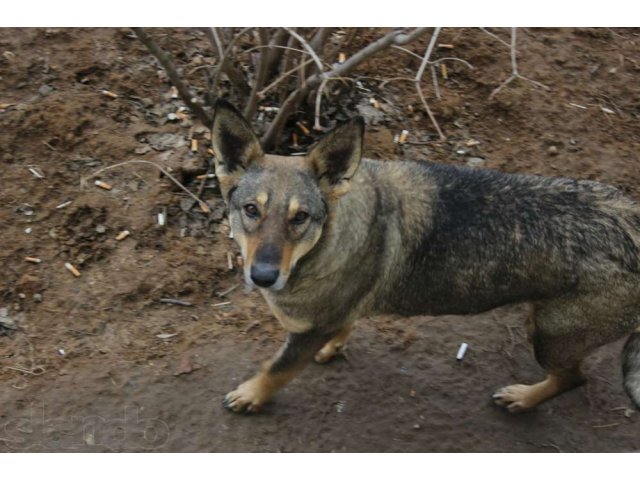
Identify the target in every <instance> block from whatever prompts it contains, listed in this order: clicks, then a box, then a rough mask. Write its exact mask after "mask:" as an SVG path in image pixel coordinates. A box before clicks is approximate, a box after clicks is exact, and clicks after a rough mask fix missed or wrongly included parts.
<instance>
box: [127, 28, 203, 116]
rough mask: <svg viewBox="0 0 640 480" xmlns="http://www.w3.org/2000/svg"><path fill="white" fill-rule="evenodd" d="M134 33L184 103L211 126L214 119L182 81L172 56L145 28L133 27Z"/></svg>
mask: <svg viewBox="0 0 640 480" xmlns="http://www.w3.org/2000/svg"><path fill="white" fill-rule="evenodd" d="M132 30H133V33H135V35H136V37H138V39H139V40H140V41H141V42H142V43H143V44H144V45H145V46H146V47H147V49H148V50H149V51H150V52H151V54H152V55H153V56H154V57H156V59H157V60H158V62H160V65H162V68H164V69H165V71H166V72H167V75H168V76H169V80H171V83H172V84H173V85H174V86H175V87H176V88H177V89H178V93H179V94H180V98H182V101H183V102H184V103H185V104H186V105H187V106H188V107H189V108H190V109H191V111H192V112H193V113H195V114H196V116H197V117H198V118H199V119H200V121H201V122H202V123H203V124H204V125H207V126H208V125H210V124H211V123H212V122H213V117H212V116H211V115H210V114H209V113H208V112H207V111H205V110H204V108H202V105H200V104H199V103H198V102H197V99H196V98H195V97H194V95H193V93H192V92H191V89H190V88H189V86H188V85H187V84H186V83H184V82H183V81H182V78H180V75H179V74H178V70H177V69H176V66H175V64H174V63H173V60H172V59H171V56H170V55H169V54H168V53H167V52H165V51H164V50H162V49H161V48H160V46H159V45H158V44H157V43H156V42H155V40H154V39H153V38H151V37H150V36H149V35H148V34H147V32H145V31H144V29H143V28H140V27H133V28H132Z"/></svg>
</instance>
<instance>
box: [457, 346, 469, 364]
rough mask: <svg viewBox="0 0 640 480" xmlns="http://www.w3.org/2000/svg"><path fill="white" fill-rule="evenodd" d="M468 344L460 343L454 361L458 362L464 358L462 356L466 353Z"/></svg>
mask: <svg viewBox="0 0 640 480" xmlns="http://www.w3.org/2000/svg"><path fill="white" fill-rule="evenodd" d="M468 347H469V345H468V344H466V343H465V342H462V343H461V344H460V348H459V349H458V354H457V355H456V360H458V361H460V360H462V359H463V358H464V354H465V353H467V348H468Z"/></svg>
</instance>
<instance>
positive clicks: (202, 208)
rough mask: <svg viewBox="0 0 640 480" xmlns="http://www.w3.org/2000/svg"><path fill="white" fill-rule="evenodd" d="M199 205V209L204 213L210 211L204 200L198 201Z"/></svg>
mask: <svg viewBox="0 0 640 480" xmlns="http://www.w3.org/2000/svg"><path fill="white" fill-rule="evenodd" d="M199 205H200V210H202V211H203V212H204V213H209V212H210V211H211V209H210V208H209V205H207V204H206V203H205V202H199Z"/></svg>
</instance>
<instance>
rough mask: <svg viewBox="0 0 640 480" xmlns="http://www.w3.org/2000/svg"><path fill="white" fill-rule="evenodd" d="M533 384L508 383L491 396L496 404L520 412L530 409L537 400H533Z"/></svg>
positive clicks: (513, 411) (510, 410) (512, 411)
mask: <svg viewBox="0 0 640 480" xmlns="http://www.w3.org/2000/svg"><path fill="white" fill-rule="evenodd" d="M535 387H536V386H535V385H509V386H508V387H504V388H501V389H500V390H498V391H497V392H496V393H494V394H493V396H492V397H491V398H493V401H494V402H495V404H496V405H498V406H500V407H504V408H506V409H507V410H508V411H509V412H511V413H522V412H526V411H529V410H531V409H532V408H534V407H535V406H536V405H537V404H538V403H539V402H537V401H535V398H532V397H535V395H533V394H534V393H535Z"/></svg>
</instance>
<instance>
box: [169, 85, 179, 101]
mask: <svg viewBox="0 0 640 480" xmlns="http://www.w3.org/2000/svg"><path fill="white" fill-rule="evenodd" d="M169 94H170V95H171V98H178V89H177V88H176V87H174V86H172V87H171V88H170V89H169Z"/></svg>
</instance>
